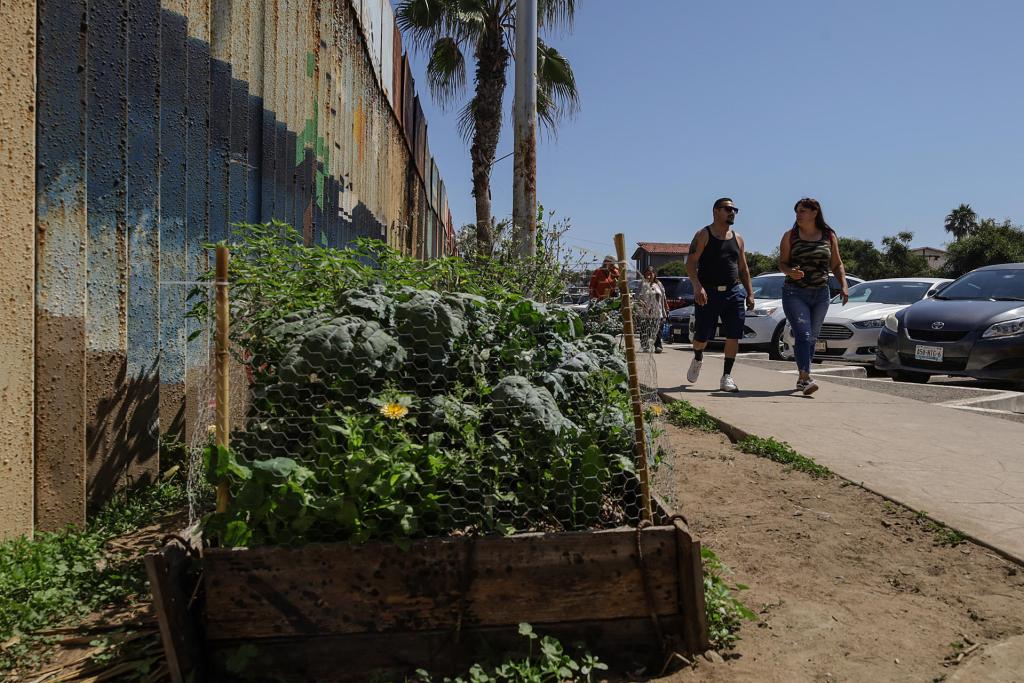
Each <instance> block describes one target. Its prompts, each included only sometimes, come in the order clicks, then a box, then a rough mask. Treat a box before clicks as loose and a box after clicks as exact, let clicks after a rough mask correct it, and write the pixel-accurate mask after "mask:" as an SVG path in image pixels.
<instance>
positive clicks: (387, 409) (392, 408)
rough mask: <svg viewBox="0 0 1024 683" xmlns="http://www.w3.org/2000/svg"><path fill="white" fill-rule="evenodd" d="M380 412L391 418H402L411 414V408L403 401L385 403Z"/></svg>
mask: <svg viewBox="0 0 1024 683" xmlns="http://www.w3.org/2000/svg"><path fill="white" fill-rule="evenodd" d="M380 414H381V415H383V416H384V417H386V418H388V419H389V420H400V419H402V418H403V417H405V416H406V415H408V414H409V409H408V408H406V407H405V406H403V405H402V404H401V403H385V404H384V405H382V406H381V407H380Z"/></svg>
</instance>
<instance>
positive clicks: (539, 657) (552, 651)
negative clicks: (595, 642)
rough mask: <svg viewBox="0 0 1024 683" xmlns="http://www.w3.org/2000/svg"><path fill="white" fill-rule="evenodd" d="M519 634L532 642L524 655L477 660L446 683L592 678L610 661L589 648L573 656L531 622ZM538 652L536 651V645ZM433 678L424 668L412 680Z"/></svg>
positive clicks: (426, 681) (425, 681)
mask: <svg viewBox="0 0 1024 683" xmlns="http://www.w3.org/2000/svg"><path fill="white" fill-rule="evenodd" d="M519 635H521V636H523V637H524V638H526V639H527V641H528V642H529V644H530V649H529V654H528V655H527V656H526V657H525V658H523V659H516V658H512V657H510V658H508V659H506V660H505V661H503V662H502V663H501V664H498V665H497V666H493V667H488V666H485V665H482V664H474V665H473V666H472V667H470V669H469V672H468V673H467V675H466V677H465V678H463V677H458V678H445V679H444V683H504V682H505V681H521V682H522V683H533V682H534V681H536V682H537V683H541V682H542V681H586V682H589V681H592V680H594V679H595V677H598V676H599V672H601V671H607V670H608V665H607V664H605V663H603V662H601V661H600V660H599V659H598V658H597V657H594V656H593V655H592V654H590V653H589V652H584V653H582V654H581V655H577V656H576V658H574V657H572V656H570V655H569V654H568V653H567V652H566V651H565V648H563V647H562V644H561V643H560V642H558V641H557V640H556V639H554V638H552V637H551V636H544V637H541V636H540V635H539V634H537V633H535V632H534V630H533V627H532V626H530V625H529V624H519ZM535 645H539V648H538V649H539V652H537V653H536V654H534V646H535ZM433 680H434V679H433V678H432V677H431V676H430V674H429V673H428V672H426V671H424V670H423V669H419V670H417V671H416V676H415V678H413V679H412V683H431V682H432V681H433Z"/></svg>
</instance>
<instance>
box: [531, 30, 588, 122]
mask: <svg viewBox="0 0 1024 683" xmlns="http://www.w3.org/2000/svg"><path fill="white" fill-rule="evenodd" d="M579 106H580V95H579V91H578V90H577V89H576V75H575V74H574V73H573V71H572V66H571V65H570V64H569V60H567V59H566V58H565V56H564V55H562V54H561V53H560V52H559V51H558V50H556V49H555V48H553V47H551V46H550V45H547V44H546V43H544V41H543V40H538V41H537V116H538V118H539V119H540V120H541V122H542V123H543V124H544V125H545V126H547V127H548V128H549V129H554V126H555V123H556V121H557V120H558V119H559V118H561V117H563V116H571V115H573V114H575V113H576V112H577V111H578V110H579Z"/></svg>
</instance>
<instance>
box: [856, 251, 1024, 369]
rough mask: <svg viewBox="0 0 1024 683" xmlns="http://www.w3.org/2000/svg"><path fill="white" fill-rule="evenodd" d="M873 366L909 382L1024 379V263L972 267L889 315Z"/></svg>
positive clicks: (880, 336) (881, 334) (879, 338)
mask: <svg viewBox="0 0 1024 683" xmlns="http://www.w3.org/2000/svg"><path fill="white" fill-rule="evenodd" d="M875 367H877V368H879V369H881V370H886V371H888V372H889V374H890V375H891V376H892V377H893V378H894V379H896V380H901V381H908V382H927V381H928V378H929V377H930V376H931V375H958V376H965V377H975V378H978V379H996V380H1011V381H1024V263H1008V264H1003V265H998V266H986V267H985V268H978V269H977V270H972V271H971V272H970V273H967V274H966V275H964V276H962V277H960V278H959V279H958V280H956V281H954V282H953V283H952V284H950V285H949V286H947V287H946V288H945V289H943V290H942V292H940V293H939V294H938V295H937V296H934V297H932V298H930V299H924V300H922V301H919V302H917V303H915V304H913V305H911V306H908V307H907V308H904V309H903V310H902V311H899V312H898V313H894V314H892V315H890V316H889V317H888V318H886V320H885V326H884V327H883V328H882V331H881V333H880V334H879V336H878V353H877V355H876V358H875Z"/></svg>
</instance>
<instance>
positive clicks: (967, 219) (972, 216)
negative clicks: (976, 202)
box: [946, 204, 978, 241]
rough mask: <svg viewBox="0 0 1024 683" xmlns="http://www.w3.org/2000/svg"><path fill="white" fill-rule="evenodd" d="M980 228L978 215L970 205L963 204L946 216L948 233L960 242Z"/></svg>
mask: <svg viewBox="0 0 1024 683" xmlns="http://www.w3.org/2000/svg"><path fill="white" fill-rule="evenodd" d="M977 228H978V214H976V213H974V209H972V208H971V205H970V204H961V205H960V206H958V207H956V208H955V209H953V210H952V211H950V212H949V214H948V215H947V216H946V232H948V233H949V234H951V235H952V236H953V239H954V240H956V241H960V240H962V239H963V238H965V237H967V236H968V235H970V234H971V233H972V232H974V231H975V230H976V229H977Z"/></svg>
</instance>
